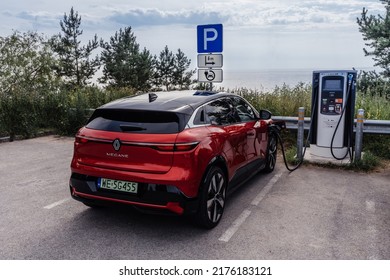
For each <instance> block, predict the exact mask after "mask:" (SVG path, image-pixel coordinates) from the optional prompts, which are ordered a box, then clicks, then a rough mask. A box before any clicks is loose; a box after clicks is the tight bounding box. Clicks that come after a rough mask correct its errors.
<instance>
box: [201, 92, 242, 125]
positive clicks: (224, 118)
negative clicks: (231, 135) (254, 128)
mask: <svg viewBox="0 0 390 280" xmlns="http://www.w3.org/2000/svg"><path fill="white" fill-rule="evenodd" d="M206 115H207V119H208V122H209V123H210V124H216V125H227V124H232V123H237V122H240V118H239V117H238V114H237V112H236V110H235V108H234V106H233V105H232V104H231V103H230V102H228V100H227V99H226V98H223V99H217V100H215V101H213V102H211V103H210V104H208V105H206Z"/></svg>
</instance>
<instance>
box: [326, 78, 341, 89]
mask: <svg viewBox="0 0 390 280" xmlns="http://www.w3.org/2000/svg"><path fill="white" fill-rule="evenodd" d="M323 89H324V90H342V81H341V80H340V79H337V80H325V81H324V87H323Z"/></svg>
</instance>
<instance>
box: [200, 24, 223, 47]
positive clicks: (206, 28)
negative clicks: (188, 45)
mask: <svg viewBox="0 0 390 280" xmlns="http://www.w3.org/2000/svg"><path fill="white" fill-rule="evenodd" d="M222 32H223V27H222V24H208V25H198V26H197V33H198V53H218V52H222V49H223V48H222V39H223V33H222Z"/></svg>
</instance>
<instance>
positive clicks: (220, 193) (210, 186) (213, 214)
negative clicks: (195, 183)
mask: <svg viewBox="0 0 390 280" xmlns="http://www.w3.org/2000/svg"><path fill="white" fill-rule="evenodd" d="M226 189H227V179H226V175H225V172H223V170H222V169H221V168H220V167H218V166H212V167H211V168H210V169H209V170H208V171H207V174H206V176H205V177H204V180H203V183H202V186H201V190H200V199H199V208H198V212H197V213H196V215H195V221H196V222H197V224H198V225H199V226H201V227H203V228H207V229H212V228H214V227H215V226H216V225H218V223H219V221H220V220H221V218H222V215H223V211H224V209H225V202H226Z"/></svg>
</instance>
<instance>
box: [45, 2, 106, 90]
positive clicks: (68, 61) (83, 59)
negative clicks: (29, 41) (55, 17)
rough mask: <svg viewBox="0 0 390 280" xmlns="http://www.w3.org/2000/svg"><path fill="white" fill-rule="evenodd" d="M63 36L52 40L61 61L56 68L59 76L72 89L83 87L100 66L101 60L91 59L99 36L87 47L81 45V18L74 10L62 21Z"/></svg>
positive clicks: (97, 44)
mask: <svg viewBox="0 0 390 280" xmlns="http://www.w3.org/2000/svg"><path fill="white" fill-rule="evenodd" d="M60 26H61V30H62V34H61V33H60V34H58V35H57V36H54V37H53V38H52V48H53V51H54V52H55V53H56V54H57V55H58V59H59V61H60V64H59V67H57V68H56V71H57V73H58V75H59V76H60V77H62V78H64V80H65V81H66V82H67V83H69V84H70V85H71V86H72V87H81V86H85V85H87V84H88V80H89V79H91V78H92V77H93V75H94V74H95V73H96V71H97V69H98V67H99V66H100V62H99V58H98V57H97V56H96V57H95V58H90V57H91V56H92V52H93V51H94V50H95V49H96V48H97V47H98V46H99V43H98V40H97V35H95V37H94V38H93V39H92V40H90V41H89V42H88V44H87V45H86V46H82V45H81V41H80V40H79V37H80V36H81V35H82V34H83V30H82V29H80V26H81V16H79V15H78V13H77V12H75V11H74V10H73V7H72V8H71V10H70V13H69V15H66V13H65V14H64V18H63V20H61V21H60Z"/></svg>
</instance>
